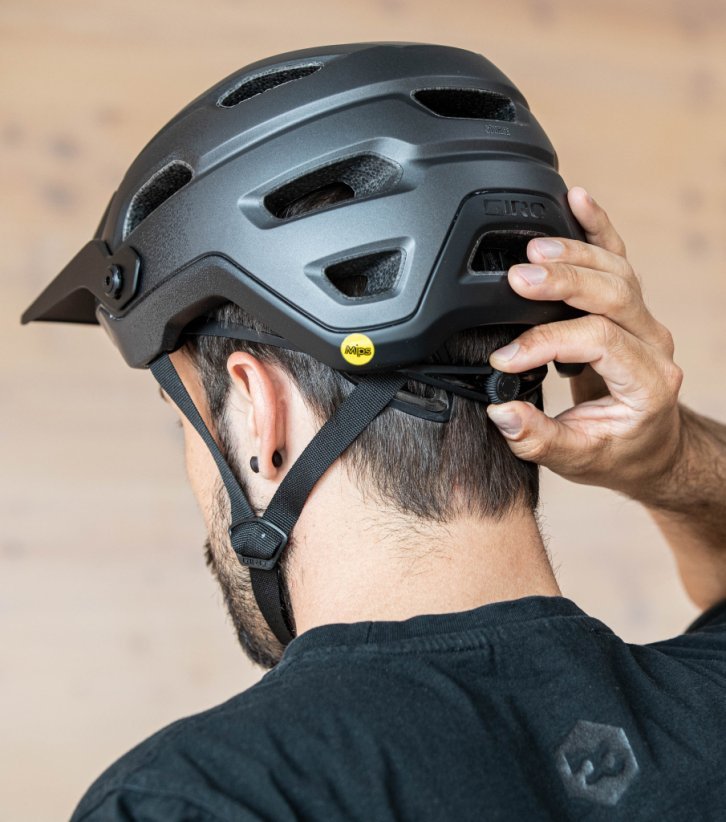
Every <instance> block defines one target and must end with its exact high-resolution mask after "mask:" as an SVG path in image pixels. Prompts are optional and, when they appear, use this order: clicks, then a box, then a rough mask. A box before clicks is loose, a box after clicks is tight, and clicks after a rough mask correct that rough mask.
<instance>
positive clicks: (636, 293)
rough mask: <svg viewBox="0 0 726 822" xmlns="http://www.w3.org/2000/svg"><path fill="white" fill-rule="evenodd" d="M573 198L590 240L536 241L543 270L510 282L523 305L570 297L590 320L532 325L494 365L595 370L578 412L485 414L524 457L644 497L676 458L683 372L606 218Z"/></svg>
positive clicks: (518, 271)
mask: <svg viewBox="0 0 726 822" xmlns="http://www.w3.org/2000/svg"><path fill="white" fill-rule="evenodd" d="M568 200H569V203H570V207H571V209H572V211H573V213H574V215H575V217H576V218H577V220H578V221H579V222H580V224H581V225H582V227H583V229H584V231H585V235H586V237H587V243H583V242H579V241H576V240H570V239H566V238H556V240H557V242H558V243H559V244H560V245H559V246H557V245H556V244H554V243H553V240H552V239H550V238H547V239H535V240H531V241H530V242H529V244H528V246H527V257H528V259H529V260H530V262H531V263H534V264H535V265H526V264H524V265H516V266H513V267H512V268H510V269H509V275H508V276H509V283H510V285H511V286H512V288H513V289H514V290H515V291H516V292H517V293H518V294H520V295H521V296H523V297H526V298H527V299H531V300H564V301H565V302H566V303H568V304H569V305H572V306H575V307H576V308H580V309H583V310H584V311H587V312H590V313H589V314H588V315H587V316H584V317H580V318H577V319H574V320H567V321H564V322H556V323H547V324H544V325H539V326H535V327H533V328H531V329H528V330H527V331H526V332H524V333H523V334H522V335H521V336H520V337H518V338H517V339H516V340H515V341H514V342H513V343H510V345H508V346H505V347H504V348H502V349H499V350H498V351H495V352H494V353H493V354H492V355H491V357H490V362H491V364H492V365H493V366H494V367H495V368H498V369H500V370H501V371H508V372H518V371H525V370H526V369H529V368H534V367H536V366H539V365H543V364H544V363H548V362H551V361H553V360H558V361H559V362H564V363H577V362H580V363H588V365H587V366H586V368H585V370H584V371H583V373H582V374H581V375H579V376H577V377H574V378H572V382H571V386H572V396H573V401H574V403H575V405H574V407H572V408H569V409H567V410H566V411H564V412H562V413H561V414H558V415H557V416H556V417H554V418H550V417H548V416H546V415H545V414H543V413H542V412H541V411H539V410H538V409H537V408H535V407H534V405H532V404H531V403H527V402H521V401H520V402H509V403H504V404H501V405H490V406H488V408H487V414H488V416H489V418H490V419H491V420H492V421H493V422H494V423H495V424H496V425H497V427H498V428H499V430H500V431H501V432H502V434H503V435H504V436H505V437H506V438H507V440H508V441H509V446H510V448H511V449H512V451H513V452H514V453H515V454H516V455H517V456H518V457H521V458H522V459H525V460H531V461H533V462H537V463H539V464H541V465H545V466H547V467H548V468H550V469H551V470H552V471H555V472H556V473H558V474H560V475H561V476H563V477H566V478H567V479H570V480H574V481H575V482H581V483H585V484H589V485H601V486H604V487H607V488H612V489H615V490H617V491H622V492H623V493H626V494H628V495H630V496H632V497H633V498H635V499H640V500H642V501H645V498H646V497H647V495H648V493H649V491H650V490H652V486H653V483H655V482H657V480H658V478H659V477H660V476H661V475H662V474H663V473H664V472H665V473H667V472H668V471H669V469H670V467H671V466H672V465H674V464H675V463H676V461H677V460H678V456H679V449H680V446H681V417H680V413H679V406H678V392H679V390H680V387H681V382H682V379H683V372H682V371H681V369H680V368H679V367H678V366H677V365H676V364H675V363H674V362H673V338H672V337H671V335H670V333H669V331H668V329H666V328H665V327H664V326H663V325H661V324H660V323H659V322H657V321H656V320H655V319H654V317H653V316H652V315H651V314H650V312H649V311H648V309H647V308H646V306H645V303H644V302H643V294H642V291H641V288H640V283H639V281H638V278H637V277H636V275H635V272H634V271H633V269H632V268H631V266H630V264H629V263H628V261H627V259H626V257H625V245H624V243H623V241H622V239H621V238H620V236H619V235H618V233H617V232H616V231H615V229H614V228H613V226H612V225H611V223H610V220H609V219H608V216H607V214H606V213H605V211H604V210H603V209H602V208H601V207H600V206H599V205H597V203H595V202H594V201H593V200H592V198H590V196H589V195H588V194H587V192H586V191H585V190H584V189H582V188H578V187H575V188H572V189H570V191H569V192H568ZM553 239H554V238H553Z"/></svg>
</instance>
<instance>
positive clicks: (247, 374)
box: [227, 351, 287, 480]
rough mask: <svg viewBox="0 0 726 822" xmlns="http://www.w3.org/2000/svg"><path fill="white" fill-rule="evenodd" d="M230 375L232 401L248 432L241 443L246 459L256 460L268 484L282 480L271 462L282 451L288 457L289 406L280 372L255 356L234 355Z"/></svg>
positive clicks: (242, 352)
mask: <svg viewBox="0 0 726 822" xmlns="http://www.w3.org/2000/svg"><path fill="white" fill-rule="evenodd" d="M227 372H228V374H229V377H230V380H231V381H232V394H233V396H232V397H231V398H230V399H231V401H233V402H235V404H236V405H237V407H238V408H239V409H240V411H242V419H243V420H244V425H245V430H244V431H243V432H240V433H241V434H242V436H241V440H242V442H246V443H247V444H248V446H249V448H250V452H249V454H247V455H245V456H246V459H247V460H249V458H250V457H252V456H256V457H257V460H258V463H259V466H260V472H259V473H260V477H262V478H264V479H266V480H275V479H278V478H279V475H280V469H279V468H276V467H275V466H274V465H273V462H272V455H273V453H274V452H275V451H279V452H280V453H281V454H282V455H283V458H284V456H285V454H284V452H285V445H286V442H285V434H286V427H287V403H286V399H285V396H286V395H285V388H286V386H285V384H284V381H283V380H282V379H281V378H280V375H279V372H278V371H277V370H276V369H274V368H273V367H271V366H270V365H267V364H265V363H263V362H261V361H260V360H258V359H257V358H256V357H253V356H252V354H248V353H246V352H244V351H235V352H234V353H233V354H230V356H229V359H228V360H227Z"/></svg>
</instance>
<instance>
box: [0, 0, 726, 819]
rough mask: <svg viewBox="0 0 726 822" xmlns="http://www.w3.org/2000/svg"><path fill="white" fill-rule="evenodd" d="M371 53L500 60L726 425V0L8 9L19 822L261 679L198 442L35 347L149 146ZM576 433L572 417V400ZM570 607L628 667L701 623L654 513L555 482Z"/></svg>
mask: <svg viewBox="0 0 726 822" xmlns="http://www.w3.org/2000/svg"><path fill="white" fill-rule="evenodd" d="M364 40H409V41H418V42H440V43H448V44H452V45H458V46H462V47H465V48H469V49H473V50H476V51H480V52H481V53H483V54H485V55H487V56H488V57H489V58H490V59H492V60H493V61H494V62H495V63H496V64H497V65H499V66H500V67H501V68H502V69H503V70H504V71H505V72H506V73H507V74H509V75H510V77H511V78H512V79H513V80H514V81H515V83H517V84H518V85H519V86H520V88H521V89H522V90H523V91H524V93H525V95H526V96H527V97H528V99H529V102H530V104H531V106H532V108H533V110H534V111H535V113H536V115H537V116H538V118H539V119H540V121H541V122H542V124H543V126H544V127H545V129H546V130H547V131H548V133H549V135H550V137H551V138H552V139H553V141H554V144H555V146H556V147H557V149H558V152H559V155H560V159H561V165H562V172H563V176H564V178H565V180H566V181H567V182H568V183H570V184H575V183H578V184H582V185H585V186H586V187H588V188H589V189H590V191H591V192H592V193H593V194H594V195H595V196H596V197H597V198H598V199H599V200H600V201H601V202H602V203H603V204H604V205H605V206H606V208H607V209H608V210H609V211H610V213H611V216H612V218H613V220H614V222H615V224H616V225H617V226H618V227H619V229H620V231H621V233H622V234H623V235H624V237H625V239H626V241H627V243H628V245H629V249H630V253H631V258H632V261H633V263H634V264H635V266H636V268H637V270H638V271H639V272H640V274H641V276H642V278H643V280H644V282H645V287H646V291H647V296H648V299H649V302H650V305H651V306H652V308H653V310H654V312H655V314H656V316H658V317H659V318H660V319H661V320H662V321H663V322H665V323H666V325H668V326H669V327H670V328H671V330H672V331H673V333H674V335H675V339H676V343H677V361H678V362H679V363H680V365H681V366H683V367H684V369H685V372H686V380H685V385H684V388H683V397H684V399H685V400H686V401H687V402H688V403H690V404H691V405H693V406H694V407H696V408H697V409H699V410H701V411H703V412H706V413H710V414H711V415H712V416H714V417H716V418H718V419H721V420H724V419H726V387H725V386H724V381H723V376H724V367H723V357H724V352H725V351H726V324H725V323H724V312H725V311H726V280H725V279H724V262H725V261H726V231H724V222H725V218H726V136H725V135H726V2H724V0H607V2H606V1H605V0H601V2H588V1H587V0H506V2H504V1H502V2H498V1H495V0H452V1H451V2H448V3H435V2H431V1H430V0H376V1H375V2H374V0H355V1H354V2H331V0H307V2H304V3H300V2H291V0H277V2H276V3H274V4H260V3H251V2H245V1H244V0H206V2H204V3H200V2H194V1H193V0H176V1H175V2H171V0H157V2H154V3H150V2H140V0H125V2H123V3H122V2H112V1H111V0H94V1H93V2H92V0H65V1H64V2H63V3H59V2H55V1H54V0H2V2H1V3H0V66H1V72H0V78H1V79H0V95H1V96H0V103H1V105H0V159H1V162H2V200H1V203H0V208H1V209H2V211H1V212H0V248H1V249H2V258H1V259H2V275H1V276H2V279H1V280H0V283H1V286H0V287H1V288H2V292H1V294H2V299H1V300H0V358H1V360H0V386H1V388H0V392H1V396H0V414H1V415H2V418H1V424H0V454H1V458H0V465H1V466H2V473H1V476H0V523H1V530H0V819H1V820H33V821H34V822H35V820H43V819H49V820H50V819H59V818H63V817H65V816H67V815H68V814H69V813H70V811H71V809H72V807H73V806H74V804H75V802H76V801H77V800H78V798H79V797H80V795H81V793H82V792H83V791H84V789H85V788H86V787H87V786H88V784H89V783H90V782H91V780H92V779H93V778H95V776H96V775H97V774H98V773H99V772H100V770H101V769H103V768H104V767H105V766H106V765H107V764H109V763H110V762H111V761H112V760H114V759H115V758H116V757H117V756H118V755H120V754H122V753H123V752H125V751H126V750H127V749H128V748H129V747H130V746H132V745H133V744H134V743H136V742H138V741H140V740H141V739H142V738H144V737H146V736H147V735H148V734H150V733H151V732H153V731H154V730H156V729H158V728H159V727H161V726H162V725H164V724H166V723H168V722H169V721H171V720H173V719H175V718H178V717H180V716H182V715H185V714H189V713H192V712H195V711H198V710H200V709H203V708H206V707H208V706H211V705H213V704H215V703H217V702H219V701H221V700H223V699H225V698H226V697H228V696H230V695H231V694H233V693H235V692H236V691H238V690H240V689H242V688H244V687H245V686H247V685H249V684H250V683H252V682H253V681H255V680H256V679H257V677H258V676H259V674H258V672H257V671H255V670H253V669H252V668H251V667H250V666H249V665H248V664H247V663H246V662H245V660H244V659H243V658H242V656H241V654H240V652H238V650H237V646H236V642H235V639H234V637H233V634H232V631H231V629H230V626H229V625H228V624H227V622H226V618H225V614H224V612H223V609H222V606H221V600H220V596H219V595H218V594H217V591H216V589H215V585H214V583H213V582H212V580H211V579H210V578H209V576H208V574H207V571H206V569H205V567H204V564H203V560H202V552H201V543H202V539H203V529H202V525H201V522H200V518H199V516H198V514H197V511H196V508H195V504H194V501H193V499H192V496H191V493H190V491H189V490H188V489H187V485H186V481H185V477H184V473H183V464H182V454H181V448H180V432H178V430H177V429H176V427H175V426H174V425H173V422H172V417H171V414H170V412H169V410H168V409H167V408H165V407H163V406H162V404H161V403H160V402H159V399H158V395H157V391H156V388H155V383H154V382H153V380H152V379H151V377H150V376H149V375H148V374H146V373H144V372H140V371H131V370H129V369H127V368H126V367H125V366H124V364H123V363H122V361H121V359H120V357H119V356H118V355H117V354H116V352H115V351H114V350H113V348H112V346H111V344H110V343H109V342H108V341H107V339H106V338H105V336H104V335H103V333H102V332H101V331H100V330H98V329H94V328H69V327H62V326H55V327H54V326H36V327H29V328H22V329H21V327H20V326H19V324H18V318H19V316H20V313H21V311H22V310H23V309H24V308H25V307H26V305H27V304H28V303H29V302H30V300H31V299H32V298H33V297H34V296H35V295H36V293H37V292H38V291H39V289H40V288H41V287H42V286H43V285H44V284H45V283H46V282H47V281H48V280H49V279H50V278H51V277H52V276H54V275H55V273H56V272H57V271H58V270H60V268H61V266H62V265H64V264H65V263H66V261H67V260H68V259H70V257H71V256H72V255H73V254H74V253H75V252H76V250H77V249H78V248H79V247H80V245H81V244H82V243H85V242H86V241H87V239H89V238H90V237H91V235H92V233H93V230H94V229H95V227H96V225H97V223H98V220H99V219H100V216H101V213H102V211H103V209H104V207H105V205H106V203H107V201H108V198H109V195H110V193H111V191H112V190H113V189H114V188H115V186H116V185H117V183H118V182H119V180H120V179H121V177H122V175H123V172H124V171H125V169H126V168H127V166H128V165H129V163H130V162H131V160H132V159H133V158H134V156H135V155H136V153H137V152H138V151H139V150H140V149H141V148H142V146H143V145H144V144H145V143H146V141H147V140H148V139H149V138H150V137H151V136H152V135H153V134H154V133H155V132H156V131H157V129H158V128H160V127H161V126H162V125H163V124H164V123H165V122H166V121H167V120H168V119H169V118H170V117H171V116H172V115H173V114H174V113H175V112H176V111H177V110H178V109H179V108H181V107H182V106H183V105H184V104H185V103H186V102H187V101H188V100H190V99H192V98H193V97H195V96H196V95H197V94H198V93H200V92H201V91H203V90H204V89H206V88H207V87H208V86H210V85H211V84H212V83H214V82H216V81H217V80H218V79H220V78H222V77H223V76H225V75H227V74H229V73H230V72H232V71H234V70H236V69H237V68H239V67H241V66H243V65H245V64H247V63H249V62H251V61H253V60H256V59H259V58H261V57H263V56H266V55H269V54H275V53H279V52H283V51H288V50H291V49H295V48H302V47H307V46H312V45H318V44H323V43H335V42H345V41H364ZM548 391H549V404H550V408H557V409H560V408H562V407H563V404H564V403H565V402H566V400H567V393H566V385H565V384H564V382H558V381H557V378H555V377H551V378H550V385H549V386H548ZM544 497H545V505H544V518H545V521H546V526H547V530H548V533H549V535H550V547H551V549H552V551H553V553H554V555H555V557H556V560H557V563H558V564H559V578H560V582H561V585H562V587H563V591H564V593H565V594H566V595H568V596H570V597H571V598H573V599H575V600H576V601H577V602H578V603H579V604H580V605H581V606H582V607H583V608H585V609H586V610H589V611H590V612H591V613H592V614H593V615H594V616H597V617H599V618H600V619H602V620H604V621H605V622H606V623H608V624H609V625H610V626H611V627H612V628H613V629H614V630H615V631H616V632H619V633H620V634H621V635H622V636H623V637H624V638H625V639H626V640H628V641H632V642H648V641H652V640H655V639H658V638H662V637H666V636H669V635H674V634H676V633H678V632H680V630H681V629H682V628H683V627H684V626H685V625H686V624H687V622H688V621H689V620H690V619H692V618H693V617H694V616H695V613H696V611H695V608H694V607H693V606H692V605H691V604H690V603H689V602H688V601H687V599H686V597H685V596H684V594H683V592H682V590H681V588H680V585H679V583H678V580H677V578H676V576H675V571H674V564H673V562H672V560H671V558H670V555H669V552H668V550H667V548H666V546H665V544H664V542H663V541H662V539H661V538H660V536H659V534H658V533H657V532H656V530H655V529H654V527H653V526H652V525H651V523H650V521H649V520H648V518H647V516H646V515H645V514H644V513H643V512H642V511H641V510H639V509H638V507H637V506H635V505H633V504H631V503H629V502H627V501H626V500H623V499H621V498H619V497H617V496H615V495H614V494H611V493H608V492H605V491H601V490H598V489H595V488H583V487H577V486H573V485H568V484H566V483H564V482H562V481H560V480H558V479H557V478H555V477H552V476H545V480H544Z"/></svg>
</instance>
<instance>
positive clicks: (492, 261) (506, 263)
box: [469, 229, 546, 273]
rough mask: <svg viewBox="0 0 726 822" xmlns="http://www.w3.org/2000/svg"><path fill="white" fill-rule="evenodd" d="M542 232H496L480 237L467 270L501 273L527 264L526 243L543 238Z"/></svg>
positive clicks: (488, 232)
mask: <svg viewBox="0 0 726 822" xmlns="http://www.w3.org/2000/svg"><path fill="white" fill-rule="evenodd" d="M545 236H546V234H544V232H542V231H527V230H524V229H523V230H521V231H519V230H508V231H504V230H498V231H487V232H486V234H484V235H482V237H481V238H480V240H479V242H478V243H477V246H476V248H475V249H474V252H473V254H472V255H471V257H470V259H469V270H470V271H472V272H474V273H478V272H493V271H497V272H502V271H508V270H509V268H510V267H511V266H513V265H517V263H527V262H529V259H528V258H527V243H528V242H529V241H530V240H531V239H532V238H534V237H545Z"/></svg>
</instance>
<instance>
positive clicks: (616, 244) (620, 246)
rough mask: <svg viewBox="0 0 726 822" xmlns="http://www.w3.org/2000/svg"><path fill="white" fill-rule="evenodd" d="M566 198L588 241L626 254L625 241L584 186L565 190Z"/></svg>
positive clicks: (622, 254) (620, 253) (614, 252)
mask: <svg viewBox="0 0 726 822" xmlns="http://www.w3.org/2000/svg"><path fill="white" fill-rule="evenodd" d="M567 200H568V202H569V204H570V208H571V209H572V213H573V214H574V215H575V218H576V219H577V221H578V223H580V225H581V226H582V229H583V231H584V232H585V235H586V236H587V241H588V243H592V244H593V245H597V246H600V247H601V248H604V249H606V250H607V251H611V252H612V253H613V254H618V255H619V256H621V257H625V256H626V251H625V243H624V242H623V240H622V238H621V236H620V235H619V234H618V232H617V231H616V230H615V229H614V228H613V226H612V223H611V222H610V218H609V217H608V215H607V213H606V212H605V209H603V208H602V207H601V206H599V205H598V204H597V203H596V202H595V200H593V198H592V197H591V196H590V195H589V194H588V193H587V191H585V189H584V188H582V187H581V186H573V187H572V188H571V189H570V190H569V191H568V192H567Z"/></svg>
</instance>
